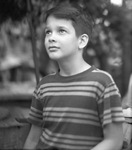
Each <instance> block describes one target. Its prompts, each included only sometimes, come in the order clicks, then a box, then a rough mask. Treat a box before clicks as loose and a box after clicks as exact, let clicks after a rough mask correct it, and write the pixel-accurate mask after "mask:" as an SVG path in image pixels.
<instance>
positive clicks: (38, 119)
mask: <svg viewBox="0 0 132 150" xmlns="http://www.w3.org/2000/svg"><path fill="white" fill-rule="evenodd" d="M38 95H39V92H38V91H37V89H36V90H35V91H34V93H33V96H32V103H31V107H30V111H29V117H28V121H29V122H30V123H31V124H34V125H37V126H42V125H43V105H42V102H41V101H40V99H39V96H38Z"/></svg>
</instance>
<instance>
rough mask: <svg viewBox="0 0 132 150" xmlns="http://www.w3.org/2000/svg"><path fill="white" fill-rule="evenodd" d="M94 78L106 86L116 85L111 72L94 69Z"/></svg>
mask: <svg viewBox="0 0 132 150" xmlns="http://www.w3.org/2000/svg"><path fill="white" fill-rule="evenodd" d="M92 76H93V77H94V78H95V80H96V81H98V82H100V83H101V84H103V85H104V86H108V85H109V84H111V83H114V79H113V77H112V75H111V74H110V73H109V72H107V71H103V70H101V69H98V68H96V67H94V69H93V71H92Z"/></svg>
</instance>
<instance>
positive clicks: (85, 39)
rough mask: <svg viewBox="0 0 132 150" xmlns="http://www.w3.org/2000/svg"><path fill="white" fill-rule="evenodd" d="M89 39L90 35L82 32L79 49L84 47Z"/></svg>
mask: <svg viewBox="0 0 132 150" xmlns="http://www.w3.org/2000/svg"><path fill="white" fill-rule="evenodd" d="M88 41H89V36H88V35H87V34H82V35H81V36H80V37H79V49H83V48H84V47H85V46H86V45H87V44H88Z"/></svg>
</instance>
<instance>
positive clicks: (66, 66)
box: [59, 60, 91, 76]
mask: <svg viewBox="0 0 132 150" xmlns="http://www.w3.org/2000/svg"><path fill="white" fill-rule="evenodd" d="M90 67H91V66H90V65H89V64H88V63H86V62H85V61H84V60H82V61H81V62H80V61H73V62H68V61H67V62H65V63H64V62H63V63H59V68H60V75H62V76H71V75H75V74H78V73H81V72H83V71H85V70H87V69H89V68H90Z"/></svg>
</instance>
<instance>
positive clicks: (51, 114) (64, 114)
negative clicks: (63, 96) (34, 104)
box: [43, 112, 98, 121]
mask: <svg viewBox="0 0 132 150" xmlns="http://www.w3.org/2000/svg"><path fill="white" fill-rule="evenodd" d="M43 115H44V116H50V117H56V118H59V117H60V118H63V117H65V118H66V117H69V118H80V119H92V120H96V121H98V116H96V117H95V116H93V115H84V114H79V113H68V112H64V113H56V112H48V113H44V114H43Z"/></svg>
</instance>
